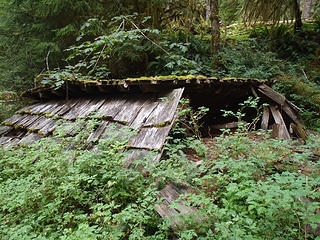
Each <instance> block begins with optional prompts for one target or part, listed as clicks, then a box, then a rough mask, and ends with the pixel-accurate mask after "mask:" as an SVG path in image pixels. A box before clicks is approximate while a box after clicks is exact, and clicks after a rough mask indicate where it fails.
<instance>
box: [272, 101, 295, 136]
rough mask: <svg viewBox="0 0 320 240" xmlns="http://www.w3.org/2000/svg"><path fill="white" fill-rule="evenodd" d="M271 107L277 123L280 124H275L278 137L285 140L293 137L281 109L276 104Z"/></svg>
mask: <svg viewBox="0 0 320 240" xmlns="http://www.w3.org/2000/svg"><path fill="white" fill-rule="evenodd" d="M270 109H271V113H272V115H273V118H274V121H275V122H276V124H277V125H279V126H277V125H276V126H275V131H276V132H277V134H278V138H280V139H284V140H287V139H291V137H290V134H289V132H288V129H287V127H286V124H285V122H284V120H283V118H282V115H281V113H280V111H279V110H278V109H277V108H276V107H274V106H270Z"/></svg>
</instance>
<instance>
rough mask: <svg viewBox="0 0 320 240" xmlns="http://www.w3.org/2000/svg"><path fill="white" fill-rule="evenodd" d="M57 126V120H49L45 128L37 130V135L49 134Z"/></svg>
mask: <svg viewBox="0 0 320 240" xmlns="http://www.w3.org/2000/svg"><path fill="white" fill-rule="evenodd" d="M57 126H58V125H57V120H54V119H50V121H48V122H47V123H46V125H45V126H43V127H42V128H41V129H39V133H40V134H42V135H44V136H46V135H48V134H49V133H51V132H53V131H54V130H55V129H56V127H57Z"/></svg>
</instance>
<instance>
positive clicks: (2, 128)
mask: <svg viewBox="0 0 320 240" xmlns="http://www.w3.org/2000/svg"><path fill="white" fill-rule="evenodd" d="M12 129H13V127H11V126H0V136H1V135H4V134H6V133H8V132H10V131H11V130H12Z"/></svg>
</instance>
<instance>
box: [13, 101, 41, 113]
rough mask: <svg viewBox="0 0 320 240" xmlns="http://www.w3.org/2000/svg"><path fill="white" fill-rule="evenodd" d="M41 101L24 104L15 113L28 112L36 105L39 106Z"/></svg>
mask: <svg viewBox="0 0 320 240" xmlns="http://www.w3.org/2000/svg"><path fill="white" fill-rule="evenodd" d="M41 104H42V103H41V102H38V103H35V104H32V105H29V106H26V107H24V108H22V109H20V110H19V111H17V113H25V112H30V109H33V108H35V107H37V106H40V105H41Z"/></svg>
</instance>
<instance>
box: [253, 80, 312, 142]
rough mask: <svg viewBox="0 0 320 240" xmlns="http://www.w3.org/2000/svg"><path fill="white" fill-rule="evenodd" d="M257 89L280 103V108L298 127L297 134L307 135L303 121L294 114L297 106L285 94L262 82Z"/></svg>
mask: <svg viewBox="0 0 320 240" xmlns="http://www.w3.org/2000/svg"><path fill="white" fill-rule="evenodd" d="M259 91H260V92H262V93H263V94H264V95H265V96H267V97H269V98H271V99H272V100H273V101H275V102H276V103H278V104H280V106H281V108H282V110H283V111H284V112H285V113H286V114H287V115H288V116H289V117H290V118H291V119H292V121H294V122H295V124H296V125H297V126H298V127H299V131H298V134H299V136H300V137H301V138H303V139H306V138H307V137H308V135H307V132H306V130H305V126H304V123H303V121H302V120H301V119H300V118H299V116H298V115H297V114H296V112H297V111H299V110H300V109H299V108H298V107H297V106H295V105H294V104H293V103H291V102H289V101H288V100H287V99H286V98H285V96H283V95H282V94H280V93H278V92H276V91H274V90H273V89H272V88H270V87H269V86H267V85H265V84H262V85H260V86H259Z"/></svg>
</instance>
